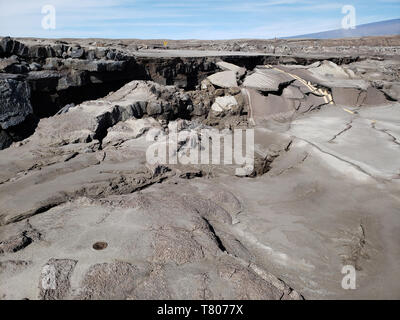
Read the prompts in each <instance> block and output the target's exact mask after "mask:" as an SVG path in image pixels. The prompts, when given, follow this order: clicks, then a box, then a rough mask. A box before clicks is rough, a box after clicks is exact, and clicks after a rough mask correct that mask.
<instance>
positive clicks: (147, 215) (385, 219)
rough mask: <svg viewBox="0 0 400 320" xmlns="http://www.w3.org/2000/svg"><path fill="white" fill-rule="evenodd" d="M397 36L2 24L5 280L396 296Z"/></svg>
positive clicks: (79, 294)
mask: <svg viewBox="0 0 400 320" xmlns="http://www.w3.org/2000/svg"><path fill="white" fill-rule="evenodd" d="M399 50H400V37H399V36H393V37H374V38H359V39H338V40H230V41H197V40H191V41H173V40H107V39H85V40H82V39H79V40H78V39H59V40H48V39H28V38H24V39H11V38H3V39H2V40H1V45H0V149H1V151H0V278H1V281H0V298H1V299H361V298H366V299H384V298H386V299H399V298H400V296H399V293H400V283H399V281H398V280H397V279H399V278H400V271H399V268H398V266H399V264H400V237H399V235H400V210H399V208H400V162H399V158H400V103H399V102H398V100H399V99H400V76H399V71H400V60H399ZM239 129H240V130H243V132H252V133H254V143H253V144H252V146H253V148H252V151H254V163H252V164H250V165H249V163H247V162H245V163H235V162H234V161H232V163H229V161H228V163H223V161H222V163H212V162H211V161H210V162H199V161H198V162H195V161H192V162H191V161H188V158H189V156H188V155H193V154H195V153H199V152H201V151H203V150H208V149H207V148H208V147H210V146H211V147H210V148H212V147H213V146H216V150H217V151H218V150H219V151H220V153H221V159H222V158H223V159H224V160H225V159H226V158H229V157H228V156H227V154H226V153H225V154H223V153H224V150H223V147H224V145H223V144H222V143H220V142H221V141H222V140H221V141H216V139H217V138H218V139H219V138H223V141H224V143H226V141H228V142H229V141H230V140H229V139H230V138H232V136H233V134H234V133H235V132H236V131H238V130H239ZM213 132H214V133H215V132H217V133H218V135H217V136H215V135H213V134H212V133H213ZM216 137H217V138H216ZM247 142H248V141H247ZM218 144H219V145H220V147H219V148H218ZM165 145H170V146H171V145H172V146H174V147H175V149H174V148H169V147H168V152H169V155H170V157H171V159H175V161H167V162H162V161H158V162H155V163H150V162H149V158H148V154H149V150H152V149H151V148H154V146H165ZM238 145H240V147H242V148H240V149H241V150H240V151H243V152H244V151H245V150H247V149H246V147H247V145H244V141H241V142H238V141H237V140H236V139H234V144H233V146H234V147H237V146H238ZM158 150H164V149H158ZM210 150H211V149H210ZM217 153H218V152H217ZM158 155H159V154H158ZM209 155H210V154H209ZM214 155H215V152H213V153H212V158H214ZM346 266H351V267H353V268H354V270H355V283H356V288H355V289H354V290H352V289H349V290H346V286H343V278H344V277H345V276H346V274H343V273H342V270H343V267H346Z"/></svg>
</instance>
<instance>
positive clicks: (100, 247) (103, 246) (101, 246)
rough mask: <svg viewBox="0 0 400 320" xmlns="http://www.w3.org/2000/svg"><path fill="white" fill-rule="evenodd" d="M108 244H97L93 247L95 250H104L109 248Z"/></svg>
mask: <svg viewBox="0 0 400 320" xmlns="http://www.w3.org/2000/svg"><path fill="white" fill-rule="evenodd" d="M107 246H108V243H107V242H96V243H95V244H94V245H93V249H94V250H104V249H105V248H107Z"/></svg>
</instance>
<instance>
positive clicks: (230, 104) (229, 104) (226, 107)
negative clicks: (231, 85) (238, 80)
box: [211, 96, 238, 113]
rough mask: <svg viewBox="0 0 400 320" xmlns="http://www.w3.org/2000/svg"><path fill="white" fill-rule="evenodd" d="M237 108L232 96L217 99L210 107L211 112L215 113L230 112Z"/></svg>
mask: <svg viewBox="0 0 400 320" xmlns="http://www.w3.org/2000/svg"><path fill="white" fill-rule="evenodd" d="M237 106H238V102H237V101H236V99H235V97H233V96H224V97H217V98H216V99H215V102H214V104H213V105H212V106H211V110H212V111H214V112H215V113H221V112H224V111H230V110H232V109H233V108H235V107H237Z"/></svg>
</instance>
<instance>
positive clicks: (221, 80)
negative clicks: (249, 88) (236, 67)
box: [207, 71, 238, 88]
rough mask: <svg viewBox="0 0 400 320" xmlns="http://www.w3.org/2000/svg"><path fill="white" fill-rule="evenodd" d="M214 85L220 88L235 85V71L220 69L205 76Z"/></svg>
mask: <svg viewBox="0 0 400 320" xmlns="http://www.w3.org/2000/svg"><path fill="white" fill-rule="evenodd" d="M207 79H208V80H209V81H210V82H211V83H212V84H213V85H214V86H217V87H221V88H230V87H237V86H238V84H237V81H236V73H235V72H234V71H222V72H218V73H215V74H213V75H211V76H209V77H208V78H207Z"/></svg>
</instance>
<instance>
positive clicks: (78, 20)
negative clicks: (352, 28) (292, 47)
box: [0, 0, 400, 39]
mask: <svg viewBox="0 0 400 320" xmlns="http://www.w3.org/2000/svg"><path fill="white" fill-rule="evenodd" d="M46 4H50V5H53V6H54V7H55V9H56V29H54V30H44V29H43V28H42V26H41V20H42V18H43V16H44V15H43V14H42V13H41V9H42V6H44V5H46ZM344 5H353V6H354V7H355V8H356V18H357V24H364V23H369V22H375V21H381V20H388V19H395V18H399V17H400V0H374V1H373V0H352V1H350V0H349V1H348V0H345V1H343V2H338V1H324V0H250V1H244V0H130V1H129V0H79V1H74V0H69V1H67V0H45V1H42V0H0V35H1V36H6V35H10V36H15V37H48V38H62V37H71V38H72V37H74V38H87V37H101V38H141V39H234V38H273V37H285V36H292V35H298V34H306V33H313V32H320V31H326V30H331V29H337V28H340V25H341V20H342V18H343V14H342V12H341V9H342V7H343V6H344Z"/></svg>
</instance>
